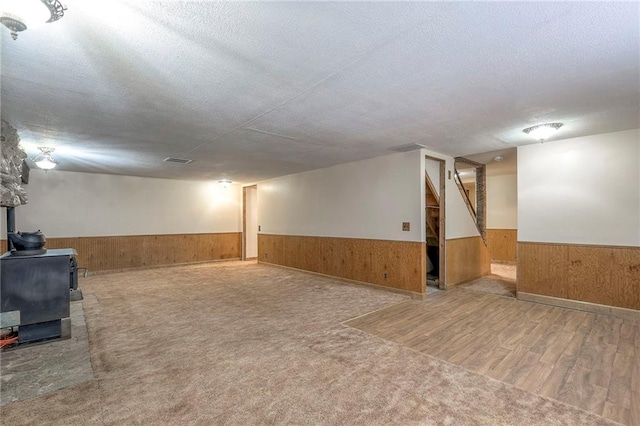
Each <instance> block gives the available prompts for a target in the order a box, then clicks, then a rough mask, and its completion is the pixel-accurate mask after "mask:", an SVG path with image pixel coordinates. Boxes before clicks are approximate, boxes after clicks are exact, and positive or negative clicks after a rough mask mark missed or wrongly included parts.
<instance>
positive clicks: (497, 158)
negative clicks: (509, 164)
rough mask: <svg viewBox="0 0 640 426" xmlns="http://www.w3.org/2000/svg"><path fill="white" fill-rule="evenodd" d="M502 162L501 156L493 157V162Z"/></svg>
mask: <svg viewBox="0 0 640 426" xmlns="http://www.w3.org/2000/svg"><path fill="white" fill-rule="evenodd" d="M502 160H504V157H503V156H502V155H497V156H495V157H493V161H497V162H500V161H502Z"/></svg>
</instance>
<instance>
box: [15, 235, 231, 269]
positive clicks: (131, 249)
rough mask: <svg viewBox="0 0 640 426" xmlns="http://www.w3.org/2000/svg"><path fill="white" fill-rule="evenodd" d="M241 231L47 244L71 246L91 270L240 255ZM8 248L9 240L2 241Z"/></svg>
mask: <svg viewBox="0 0 640 426" xmlns="http://www.w3.org/2000/svg"><path fill="white" fill-rule="evenodd" d="M241 236H242V234H241V233H240V232H229V233H216V234H169V235H126V236H109V237H66V238H47V245H46V248H50V249H53V248H66V247H71V248H74V249H76V251H77V252H78V266H80V267H86V268H88V269H89V272H96V271H109V270H120V269H133V268H145V267H152V266H164V265H174V264H180V263H194V262H206V261H213V260H221V259H239V258H240V256H241V249H242V242H241ZM3 247H4V248H5V249H6V240H4V241H3Z"/></svg>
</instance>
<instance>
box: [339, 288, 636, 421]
mask: <svg viewBox="0 0 640 426" xmlns="http://www.w3.org/2000/svg"><path fill="white" fill-rule="evenodd" d="M344 324H346V325H348V326H351V327H354V328H357V329H359V330H362V331H365V332H368V333H371V334H373V335H375V336H378V337H380V338H383V339H387V340H390V341H393V342H396V343H399V344H402V345H404V346H406V347H409V348H412V349H414V350H416V351H419V352H422V353H425V354H428V355H431V356H433V357H436V358H439V359H442V360H445V361H448V362H451V363H453V364H456V365H459V366H462V367H465V368H467V369H469V370H471V371H473V372H476V373H479V374H482V375H484V376H488V377H491V378H494V379H497V380H500V381H502V382H506V383H510V384H513V385H515V386H517V387H519V388H521V389H524V390H526V391H529V392H532V393H535V394H538V395H542V396H546V397H549V398H554V399H556V400H559V401H563V402H565V403H567V404H570V405H573V406H576V407H579V408H582V409H584V410H587V411H590V412H592V413H595V414H598V415H601V416H603V417H605V418H607V419H610V420H614V421H617V422H619V423H622V424H626V425H640V321H638V320H630V319H623V318H618V317H614V316H607V315H598V314H592V313H588V312H582V311H576V310H571V309H565V308H558V307H552V306H547V305H541V304H535V303H529V302H524V301H519V300H514V299H509V298H505V297H500V296H496V295H492V294H483V293H477V292H471V291H465V290H462V289H456V290H452V291H447V292H438V293H435V294H433V295H429V299H428V300H427V301H425V302H419V301H406V302H403V303H400V304H397V305H394V306H391V307H389V308H386V309H382V310H379V311H376V312H373V313H371V314H368V315H365V316H362V317H359V318H355V319H353V320H349V321H346V322H345V323H344Z"/></svg>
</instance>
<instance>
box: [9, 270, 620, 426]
mask: <svg viewBox="0 0 640 426" xmlns="http://www.w3.org/2000/svg"><path fill="white" fill-rule="evenodd" d="M81 285H82V289H83V291H84V294H85V300H84V302H83V304H84V310H85V316H86V321H87V326H88V333H89V343H90V353H91V362H92V365H93V370H94V375H95V379H94V380H92V381H90V382H87V383H83V384H79V385H76V386H72V387H68V388H65V389H62V390H59V391H56V392H52V393H49V394H47V395H43V396H39V397H36V398H34V399H30V400H26V401H20V402H15V403H11V404H8V405H5V406H4V407H2V408H1V409H0V419H1V421H2V424H7V425H22V424H34V425H43V424H47V425H48V424H52V425H76V424H77V425H85V424H108V425H112V424H113V425H121V424H127V425H128V424H145V425H161V424H172V425H177V424H180V425H183V424H185V425H186V424H199V425H210V424H215V425H252V424H296V425H301V424H309V425H316V424H327V425H346V424H362V425H382V424H400V425H414V424H415V425H417V424H427V425H430V424H442V425H597V424H610V423H607V422H606V421H605V420H604V419H602V418H600V417H598V416H595V415H592V414H589V413H587V412H584V411H581V410H579V409H576V408H573V407H570V406H568V405H565V404H562V403H560V402H557V401H553V400H550V399H545V398H543V397H540V396H536V395H534V394H531V393H528V392H526V391H523V390H520V389H517V388H515V387H513V386H510V385H507V384H504V383H501V382H498V381H496V380H492V379H489V378H487V377H484V376H480V375H477V374H474V373H471V372H469V371H467V370H465V369H463V368H461V367H458V366H455V365H453V364H449V363H447V362H444V361H440V360H438V359H436V358H433V357H430V356H428V355H424V354H421V353H418V352H415V351H413V350H411V349H408V348H405V347H402V346H401V345H398V344H395V343H392V342H388V341H385V340H381V339H379V338H377V337H374V336H372V335H370V334H367V333H365V332H362V331H359V330H356V329H353V328H350V327H347V326H345V325H343V324H341V322H342V321H345V320H347V319H350V318H354V317H357V316H359V315H362V314H365V313H367V312H370V311H373V310H376V309H380V308H383V307H385V306H389V305H391V304H394V303H398V302H400V301H402V300H404V297H403V296H401V295H398V294H394V293H389V292H385V291H381V290H377V289H371V288H367V287H360V286H354V285H345V284H343V283H340V282H338V281H333V280H330V279H326V278H321V277H316V276H313V275H310V274H305V273H301V272H296V271H291V270H286V269H280V268H276V267H270V266H263V265H256V264H248V265H247V264H243V263H241V262H228V263H219V264H206V265H195V266H187V267H174V268H161V269H152V270H145V271H136V272H126V273H115V274H108V275H97V276H92V277H89V278H87V279H85V280H83V281H82V283H81Z"/></svg>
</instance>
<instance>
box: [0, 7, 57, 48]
mask: <svg viewBox="0 0 640 426" xmlns="http://www.w3.org/2000/svg"><path fill="white" fill-rule="evenodd" d="M65 10H67V8H66V7H65V6H64V5H63V4H62V3H60V1H59V0H0V23H2V25H4V26H5V27H7V28H8V29H9V31H10V32H11V38H12V39H14V40H15V39H17V38H18V33H19V32H21V31H24V30H26V29H27V26H29V27H34V26H37V25H38V24H44V23H48V22H53V21H57V20H58V19H60V18H62V17H63V16H64V11H65Z"/></svg>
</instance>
